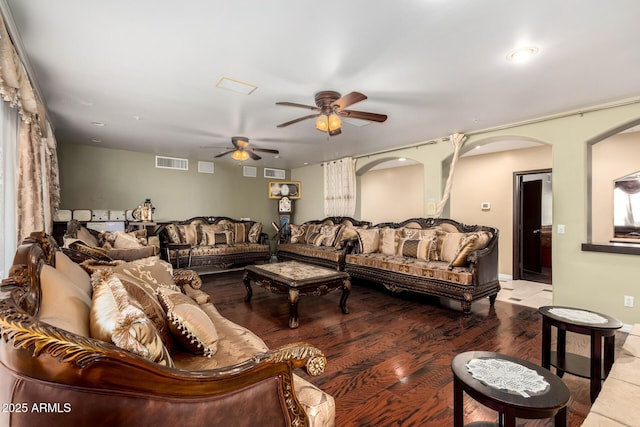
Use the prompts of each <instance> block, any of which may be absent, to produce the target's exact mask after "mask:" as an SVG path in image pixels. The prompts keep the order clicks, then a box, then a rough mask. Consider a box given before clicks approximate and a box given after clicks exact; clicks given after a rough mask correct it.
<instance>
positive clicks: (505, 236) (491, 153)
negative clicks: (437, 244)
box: [442, 135, 553, 279]
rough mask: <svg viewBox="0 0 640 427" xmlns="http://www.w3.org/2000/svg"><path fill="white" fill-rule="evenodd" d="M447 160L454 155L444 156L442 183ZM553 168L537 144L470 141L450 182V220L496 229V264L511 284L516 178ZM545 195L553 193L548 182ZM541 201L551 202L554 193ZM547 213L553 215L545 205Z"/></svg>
mask: <svg viewBox="0 0 640 427" xmlns="http://www.w3.org/2000/svg"><path fill="white" fill-rule="evenodd" d="M476 147H480V148H476ZM451 160H452V156H448V157H447V158H445V159H444V161H443V167H442V174H443V181H446V177H447V176H448V173H449V167H450V164H451ZM552 164H553V152H552V147H551V145H550V144H548V143H547V142H545V141H543V140H540V139H535V138H531V137H522V136H518V135H501V136H499V137H491V138H475V139H471V138H470V140H469V141H468V142H467V143H465V147H464V148H463V154H462V155H461V157H460V159H459V160H458V163H457V165H456V170H455V174H454V177H453V185H452V188H451V194H450V198H449V208H448V216H449V217H450V218H453V219H455V220H456V221H460V222H463V223H466V224H481V225H489V226H493V227H496V228H498V229H499V230H500V239H499V247H498V254H499V261H498V262H499V272H500V274H501V277H502V278H503V279H511V278H512V277H513V273H514V268H513V264H514V250H513V249H514V240H515V238H516V237H517V236H516V235H515V232H514V221H515V219H514V216H515V213H516V209H515V201H516V200H515V198H516V197H517V196H516V194H515V192H514V191H515V185H514V174H516V173H524V174H526V173H529V172H531V173H533V172H534V171H535V172H538V171H541V170H550V169H551V168H552ZM545 184H546V183H545ZM547 191H551V185H550V183H549V185H548V186H547ZM545 197H546V199H547V201H548V202H551V203H552V194H546V195H545ZM545 208H546V209H547V210H548V211H550V210H552V207H548V206H547V205H545ZM517 255H518V254H517V252H516V256H517Z"/></svg>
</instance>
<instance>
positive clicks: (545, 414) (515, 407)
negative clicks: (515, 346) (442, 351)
mask: <svg viewBox="0 0 640 427" xmlns="http://www.w3.org/2000/svg"><path fill="white" fill-rule="evenodd" d="M472 360H482V361H494V360H497V361H499V363H503V362H506V363H509V364H516V365H519V366H518V368H520V369H522V370H523V371H529V370H530V371H535V374H537V375H539V376H540V377H542V379H543V380H544V382H546V383H547V386H546V387H545V389H544V390H540V391H537V392H529V393H528V395H527V396H525V395H523V394H519V393H518V392H516V391H509V390H506V389H502V388H497V387H496V386H494V385H489V384H488V383H486V382H484V381H480V380H479V379H476V378H474V376H473V375H472V373H471V372H470V371H469V369H468V367H467V364H468V363H469V362H471V361H472ZM512 366H513V365H512ZM451 370H452V371H453V425H454V427H462V426H463V425H464V393H465V392H466V393H467V394H468V395H469V396H470V397H472V398H473V399H474V400H475V401H476V402H478V403H481V404H482V405H484V406H486V407H488V408H490V409H493V410H494V411H498V414H499V416H498V423H497V424H496V423H489V422H477V423H472V425H474V426H480V425H482V426H489V425H493V426H495V425H499V426H507V427H515V425H516V418H526V419H542V418H550V417H553V418H554V425H556V426H566V425H567V404H568V403H569V399H570V398H571V393H570V392H569V388H568V387H567V386H566V385H565V383H564V382H563V381H562V380H561V379H560V378H559V377H558V376H557V375H554V374H552V373H551V372H550V371H549V370H547V369H544V368H542V367H541V366H538V365H536V364H533V363H531V362H528V361H526V360H522V359H518V358H517V357H512V356H507V355H504V354H499V353H493V352H489V351H468V352H466V353H461V354H458V355H457V356H456V357H454V358H453V360H452V361H451ZM530 371H529V372H530ZM516 384H521V382H517V381H516Z"/></svg>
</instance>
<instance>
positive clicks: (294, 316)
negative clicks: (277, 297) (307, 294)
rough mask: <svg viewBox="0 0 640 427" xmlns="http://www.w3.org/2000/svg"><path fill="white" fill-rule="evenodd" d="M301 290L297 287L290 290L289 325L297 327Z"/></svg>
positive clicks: (293, 327) (292, 327)
mask: <svg viewBox="0 0 640 427" xmlns="http://www.w3.org/2000/svg"><path fill="white" fill-rule="evenodd" d="M299 297H300V292H299V291H297V290H296V289H291V290H290V291H289V327H290V328H291V329H295V328H297V327H298V326H299V322H298V299H299Z"/></svg>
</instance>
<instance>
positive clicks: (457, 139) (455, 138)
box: [433, 133, 467, 218]
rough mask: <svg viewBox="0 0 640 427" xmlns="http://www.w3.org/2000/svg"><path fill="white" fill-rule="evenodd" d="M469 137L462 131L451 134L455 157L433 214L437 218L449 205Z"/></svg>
mask: <svg viewBox="0 0 640 427" xmlns="http://www.w3.org/2000/svg"><path fill="white" fill-rule="evenodd" d="M466 139H467V137H466V136H465V135H464V134H461V133H454V134H453V135H450V136H449V141H451V144H453V159H452V160H451V167H450V168H449V177H448V178H447V184H446V186H445V188H444V193H443V194H442V200H440V203H439V204H438V208H437V209H436V213H435V214H434V215H433V216H434V217H435V218H440V216H441V215H442V212H443V211H444V207H445V206H446V205H447V202H448V201H449V195H450V194H451V186H452V185H453V174H454V172H455V168H456V164H457V163H458V158H459V157H460V149H461V148H462V146H463V145H464V141H465V140H466Z"/></svg>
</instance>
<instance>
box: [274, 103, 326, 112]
mask: <svg viewBox="0 0 640 427" xmlns="http://www.w3.org/2000/svg"><path fill="white" fill-rule="evenodd" d="M276 105H283V106H285V107H298V108H306V109H307V110H312V111H320V109H319V108H318V107H314V106H312V105H304V104H297V103H295V102H276Z"/></svg>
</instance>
